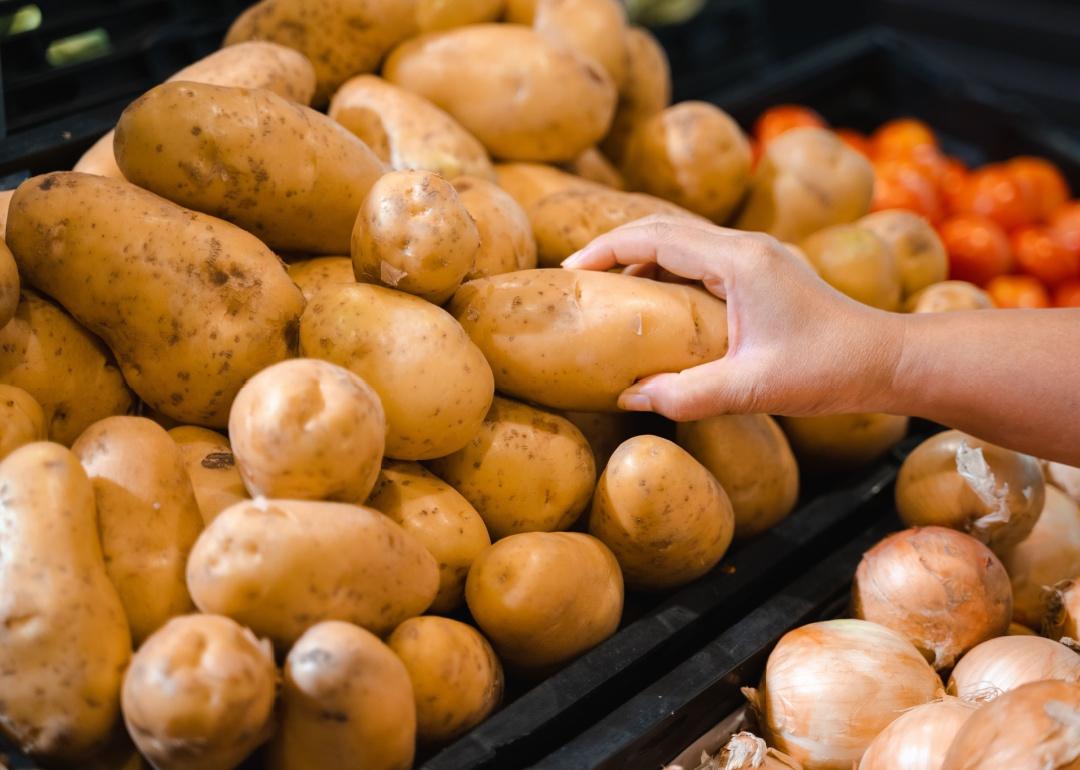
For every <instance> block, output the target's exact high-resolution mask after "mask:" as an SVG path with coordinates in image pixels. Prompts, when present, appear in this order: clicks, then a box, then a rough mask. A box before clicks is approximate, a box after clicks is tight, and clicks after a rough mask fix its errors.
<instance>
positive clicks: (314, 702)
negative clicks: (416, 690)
mask: <svg viewBox="0 0 1080 770" xmlns="http://www.w3.org/2000/svg"><path fill="white" fill-rule="evenodd" d="M415 744H416V706H415V704H414V702H413V692H412V685H411V684H410V682H409V673H408V671H407V670H406V669H405V666H404V664H403V663H402V662H401V661H400V660H399V659H398V658H397V656H396V655H394V653H393V652H392V651H391V650H390V648H388V647H387V646H386V645H385V644H383V643H382V642H381V641H380V640H379V638H378V637H376V636H375V635H374V634H371V633H369V632H368V631H365V630H364V629H362V628H358V627H356V626H354V625H352V624H350V623H342V622H340V621H332V620H329V621H325V622H323V623H319V624H317V625H314V626H312V627H311V628H310V629H308V631H307V632H306V633H305V634H304V635H303V636H302V637H300V639H299V641H297V643H296V644H295V645H294V646H293V648H292V649H291V650H290V651H289V656H288V658H286V659H285V687H284V691H283V693H282V712H281V725H280V727H279V728H278V731H277V734H276V735H275V736H274V740H273V742H272V743H271V744H270V751H269V760H268V762H267V767H268V768H269V770H358V769H359V768H363V770H409V768H411V767H412V760H413V752H414V750H415Z"/></svg>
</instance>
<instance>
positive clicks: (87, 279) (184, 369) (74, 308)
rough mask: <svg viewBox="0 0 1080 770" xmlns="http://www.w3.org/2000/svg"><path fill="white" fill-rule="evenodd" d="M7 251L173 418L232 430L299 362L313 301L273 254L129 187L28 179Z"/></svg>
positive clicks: (100, 180)
mask: <svg viewBox="0 0 1080 770" xmlns="http://www.w3.org/2000/svg"><path fill="white" fill-rule="evenodd" d="M8 243H9V245H10V246H11V250H12V251H13V252H14V253H15V257H16V259H17V260H18V262H19V270H20V272H21V273H22V275H23V277H24V278H26V280H27V281H28V282H29V283H31V284H33V285H34V286H36V287H37V288H39V289H41V290H42V291H44V292H45V293H47V294H49V295H51V296H52V297H54V298H56V299H57V300H58V301H59V302H60V303H61V304H62V305H63V306H64V307H65V308H66V309H67V310H68V311H69V312H71V313H72V315H74V316H75V317H76V318H77V319H78V320H79V321H80V322H81V323H83V324H84V325H85V326H86V327H87V328H88V329H90V331H92V332H95V333H97V334H99V335H101V337H102V338H103V339H104V340H105V342H106V344H108V345H109V347H110V348H112V351H113V353H115V354H116V357H117V359H118V360H119V362H120V368H121V370H122V371H123V373H124V378H125V379H126V380H127V382H128V383H129V384H130V385H131V387H132V388H133V389H134V390H135V392H136V393H138V394H139V396H140V397H141V398H142V399H143V400H144V401H146V402H147V403H148V404H150V406H152V407H153V408H155V409H157V410H158V411H160V412H162V413H163V414H166V415H168V416H169V417H172V418H174V419H177V420H180V421H183V422H191V423H196V424H199V425H207V426H210V427H221V426H224V425H225V423H226V421H227V419H228V413H229V406H230V404H232V399H233V397H234V396H235V395H236V392H237V391H238V390H239V389H240V386H241V385H242V384H243V383H244V381H245V380H247V379H248V378H249V377H250V376H252V375H253V374H255V372H257V371H259V370H260V369H264V368H265V367H267V366H268V365H270V364H272V363H274V362H276V361H280V360H281V359H283V358H286V357H288V356H290V355H292V354H293V353H294V352H295V349H296V330H297V322H298V319H299V315H300V311H301V310H302V309H303V304H304V298H303V295H302V294H301V293H300V290H299V289H298V288H296V285H295V284H293V282H292V281H290V280H289V277H288V275H286V273H285V269H284V267H283V266H282V264H281V262H280V260H278V258H277V257H276V256H274V254H273V252H271V251H270V250H269V249H267V248H266V247H265V246H263V244H261V243H260V242H259V241H258V240H257V239H256V238H255V237H254V236H252V235H249V234H248V233H245V232H244V231H243V230H240V229H239V228H236V227H233V226H232V225H230V224H228V223H227V222H222V221H220V220H217V219H214V218H213V217H208V216H206V215H204V214H197V213H194V212H191V211H187V210H186V209H182V208H180V207H179V206H176V205H175V204H172V203H169V202H168V201H165V200H162V199H161V198H159V197H157V196H156V195H153V194H152V193H149V192H146V191H145V190H140V189H139V188H138V187H135V186H134V185H131V184H128V183H127V182H121V181H118V180H115V179H106V178H104V177H96V176H90V175H88V174H75V173H56V174H46V175H45V176H39V177H34V178H32V179H28V180H27V181H25V182H23V183H22V184H21V185H19V189H18V190H17V191H16V193H15V198H14V200H13V201H12V204H11V219H10V221H9V222H8ZM65 360H67V359H65ZM69 365H70V364H69ZM12 384H16V385H17V384H19V383H17V382H13V383H12ZM27 390H29V391H30V392H31V393H33V392H34V391H33V390H31V389H30V388H27ZM88 390H89V388H88V387H87V386H86V383H82V387H80V388H79V394H80V398H87V397H88V396H87V391H88ZM38 400H39V401H41V404H42V406H43V407H45V409H46V411H48V406H47V405H46V403H45V400H44V399H42V398H40V397H39V399H38ZM50 435H52V436H53V438H57V436H56V434H55V433H51V434H50Z"/></svg>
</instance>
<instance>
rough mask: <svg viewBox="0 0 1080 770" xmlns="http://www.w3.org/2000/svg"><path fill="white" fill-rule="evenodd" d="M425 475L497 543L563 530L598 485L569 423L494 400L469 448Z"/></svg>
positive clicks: (585, 451) (587, 454)
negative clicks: (459, 498) (474, 515)
mask: <svg viewBox="0 0 1080 770" xmlns="http://www.w3.org/2000/svg"><path fill="white" fill-rule="evenodd" d="M431 467H432V469H433V470H434V471H435V473H437V474H438V475H439V476H441V477H442V478H444V479H446V481H447V482H449V483H450V485H451V486H453V487H454V488H455V489H456V490H458V491H459V492H460V493H461V494H462V495H464V497H465V499H466V500H468V501H469V502H470V503H472V504H473V506H474V507H475V508H476V510H477V511H478V512H479V513H480V516H481V517H482V518H483V519H484V523H485V524H486V525H487V528H488V532H490V533H491V536H492V537H493V538H495V539H498V538H501V537H506V536H507V535H513V534H516V533H518V532H550V531H552V530H557V529H567V528H568V527H569V526H570V525H571V524H573V523H574V522H575V521H576V520H577V518H578V516H579V515H580V514H581V512H582V511H583V510H585V506H586V505H587V504H588V502H589V497H590V496H591V495H592V490H593V484H594V483H595V482H596V463H595V461H594V460H593V456H592V451H591V450H590V449H589V444H588V442H587V441H586V440H585V437H584V436H582V435H581V431H579V430H578V429H577V428H575V427H574V425H573V423H571V422H570V421H569V420H567V419H565V418H563V417H559V416H558V415H554V414H551V413H550V412H544V411H542V410H540V409H536V408H534V407H531V406H528V405H526V404H519V403H517V402H516V401H510V400H509V399H505V398H498V397H496V399H495V401H494V403H492V405H491V411H489V412H488V415H487V417H486V418H485V419H484V425H483V427H482V428H481V429H480V431H479V432H478V433H477V434H476V435H475V436H474V437H473V438H472V440H471V441H470V442H469V443H468V444H466V445H465V446H464V447H463V448H462V449H459V450H458V451H457V452H454V453H453V454H451V455H448V456H447V457H442V458H439V459H438V460H433V461H432V462H431Z"/></svg>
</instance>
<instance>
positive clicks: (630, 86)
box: [601, 27, 671, 161]
mask: <svg viewBox="0 0 1080 770" xmlns="http://www.w3.org/2000/svg"><path fill="white" fill-rule="evenodd" d="M625 36H626V41H625V44H626V79H625V81H624V82H623V85H622V88H620V89H619V101H618V105H617V106H616V108H615V117H614V118H612V121H611V129H610V130H609V131H608V135H607V137H606V138H605V139H604V141H603V143H602V144H601V148H602V149H603V150H604V153H605V154H606V155H607V156H608V157H609V158H611V159H612V160H615V161H620V160H622V157H623V152H624V150H625V149H626V142H627V140H628V139H629V138H630V134H631V133H633V131H634V129H636V128H637V127H638V126H639V125H641V123H643V122H644V121H645V120H647V119H648V118H650V117H652V116H653V115H655V114H656V113H658V112H660V111H661V110H663V109H664V108H665V107H667V106H668V105H669V104H671V67H670V65H669V64H668V58H667V53H666V52H665V51H664V48H663V46H661V45H660V43H659V42H658V41H657V39H656V38H655V37H653V35H652V33H651V32H649V30H647V29H645V28H644V27H630V28H629V29H628V30H626V33H625Z"/></svg>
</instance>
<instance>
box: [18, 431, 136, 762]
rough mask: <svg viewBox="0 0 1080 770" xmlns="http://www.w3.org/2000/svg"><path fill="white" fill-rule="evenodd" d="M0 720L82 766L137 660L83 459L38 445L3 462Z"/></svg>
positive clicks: (43, 751)
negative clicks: (0, 694)
mask: <svg viewBox="0 0 1080 770" xmlns="http://www.w3.org/2000/svg"><path fill="white" fill-rule="evenodd" d="M0 490H2V491H3V504H2V505H0V533H2V537H3V543H4V547H3V549H0V628H2V629H3V630H2V632H0V692H3V698H0V721H2V723H3V725H4V732H5V733H7V734H8V735H9V736H10V737H11V738H12V739H13V740H14V741H15V742H16V743H17V744H18V745H19V746H20V747H21V748H23V749H24V750H26V751H29V752H30V753H32V754H35V755H39V756H43V757H64V758H77V757H80V756H83V755H85V754H87V753H88V752H90V751H91V750H93V749H94V748H95V747H97V746H98V745H100V744H102V743H104V742H105V740H106V739H107V738H108V736H109V734H110V733H111V732H112V730H113V728H114V726H115V725H116V722H117V718H118V717H119V715H120V680H121V677H122V676H123V674H124V668H125V667H126V666H127V663H128V658H129V656H130V655H131V635H130V634H129V632H128V625H127V620H126V619H125V617H124V608H123V606H122V605H121V604H120V598H119V597H118V596H117V594H116V589H115V588H114V587H113V585H112V583H110V582H109V578H108V576H107V575H106V574H105V562H104V559H103V558H102V555H101V546H100V545H99V543H98V535H97V520H96V514H95V512H94V493H93V489H92V488H91V486H90V480H89V479H87V477H86V472H85V471H83V469H82V466H81V465H79V460H78V458H76V457H75V455H73V454H72V453H71V452H69V451H68V450H67V449H64V448H63V447H62V446H60V445H59V444H51V443H46V442H38V443H34V444H27V445H26V446H23V447H21V448H19V449H16V450H15V451H14V452H12V453H11V454H10V455H8V456H7V458H6V459H4V460H3V462H0Z"/></svg>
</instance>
